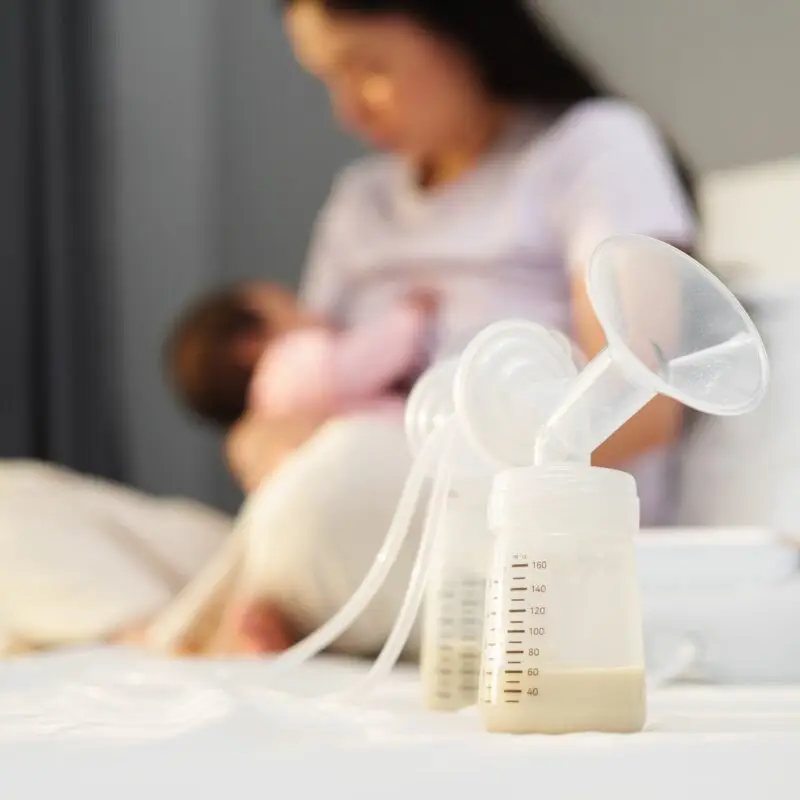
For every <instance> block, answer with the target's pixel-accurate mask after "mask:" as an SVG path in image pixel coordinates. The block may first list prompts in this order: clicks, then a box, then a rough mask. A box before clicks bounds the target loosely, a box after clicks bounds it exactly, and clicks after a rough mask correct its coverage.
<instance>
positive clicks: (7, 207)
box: [0, 0, 125, 478]
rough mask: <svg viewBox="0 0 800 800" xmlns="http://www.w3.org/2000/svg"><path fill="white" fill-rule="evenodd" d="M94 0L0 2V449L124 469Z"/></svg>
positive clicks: (109, 471)
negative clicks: (103, 205) (105, 249)
mask: <svg viewBox="0 0 800 800" xmlns="http://www.w3.org/2000/svg"><path fill="white" fill-rule="evenodd" d="M93 6H94V3H93V1H92V0H3V1H2V2H1V3H0V381H2V391H1V392H0V394H1V395H2V399H0V457H2V458H19V457H26V458H39V459H45V460H49V461H54V462H58V463H61V464H64V465H66V466H70V467H73V468H75V469H78V470H81V471H84V472H88V473H93V474H97V475H102V476H106V477H113V478H123V477H125V476H124V472H125V470H124V465H123V464H122V463H121V459H120V457H119V450H118V446H117V445H118V437H117V431H116V424H115V419H114V409H115V408H116V407H117V406H116V404H115V402H114V397H113V394H114V388H113V377H114V376H113V374H112V371H111V359H110V354H111V353H112V352H113V349H112V348H113V343H112V342H110V341H109V337H110V335H111V331H112V326H111V325H109V321H110V318H111V315H112V314H113V309H112V308H111V306H110V300H111V298H112V296H113V293H112V292H111V290H110V287H109V286H108V285H107V284H106V275H107V272H108V271H107V270H105V269H104V265H103V257H102V256H103V253H102V242H101V239H100V236H99V231H101V230H102V229H103V225H102V220H101V219H100V215H99V209H100V204H99V202H98V196H99V195H98V187H99V185H100V184H99V180H100V170H99V167H100V148H99V140H98V126H97V119H98V115H97V113H96V112H97V94H96V88H97V84H96V77H97V73H96V58H97V57H98V53H97V36H96V28H95V22H96V20H95V16H94V15H95V9H94V7H93Z"/></svg>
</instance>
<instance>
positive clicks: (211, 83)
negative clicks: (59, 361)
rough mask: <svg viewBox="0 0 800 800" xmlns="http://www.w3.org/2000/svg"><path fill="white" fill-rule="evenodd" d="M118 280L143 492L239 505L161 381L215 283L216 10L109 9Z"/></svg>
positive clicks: (207, 4) (194, 5) (137, 2)
mask: <svg viewBox="0 0 800 800" xmlns="http://www.w3.org/2000/svg"><path fill="white" fill-rule="evenodd" d="M104 8H105V12H106V17H105V19H104V23H105V25H106V32H107V36H106V41H107V43H108V47H107V59H108V71H107V76H108V81H107V106H106V109H107V112H108V114H107V141H108V145H109V151H108V158H109V167H110V171H109V183H108V191H109V197H108V199H109V226H110V235H111V242H110V251H111V256H112V264H111V268H112V269H113V273H114V278H115V281H116V296H117V306H118V309H119V316H118V323H119V332H118V335H119V337H120V352H119V357H118V365H119V371H120V377H121V381H122V390H123V391H122V402H123V403H124V409H123V411H124V418H125V420H126V423H127V424H126V431H125V432H126V436H127V441H126V446H127V447H126V449H127V452H128V455H129V459H130V465H129V466H130V471H131V475H132V477H133V480H134V482H135V483H136V484H137V485H138V486H140V487H141V488H143V489H146V490H148V491H153V492H159V493H160V492H164V493H177V494H188V495H192V496H195V497H200V498H203V499H207V500H211V501H214V502H226V501H228V500H229V498H230V495H229V493H228V492H227V490H226V486H225V484H224V482H223V481H222V479H221V475H222V469H221V467H220V464H219V456H218V448H217V446H216V442H215V441H214V439H213V438H212V437H211V436H210V435H208V434H205V433H204V432H202V431H200V430H199V429H198V428H197V427H196V426H194V425H192V424H190V423H189V422H188V421H187V420H186V419H185V418H184V417H183V416H182V415H181V414H180V413H179V412H178V410H177V409H176V407H175V404H174V403H173V402H172V399H171V397H170V396H169V394H168V391H167V388H166V386H165V384H164V381H163V379H162V375H161V372H160V369H159V351H160V347H161V343H162V341H163V337H164V334H165V332H166V330H167V326H168V324H169V321H170V319H172V318H173V316H174V315H175V313H176V312H177V311H178V309H179V308H180V307H181V306H182V305H183V303H184V302H185V300H186V298H187V297H189V296H190V295H192V294H194V293H195V292H197V291H199V290H201V289H202V288H203V287H204V286H207V285H208V284H209V283H211V282H212V281H214V280H215V279H216V278H217V273H218V271H219V253H220V250H221V238H220V223H219V220H220V209H221V207H222V204H221V198H220V196H219V191H218V183H219V180H218V179H219V159H218V150H219V146H218V135H217V127H218V122H219V114H218V112H217V100H216V96H217V94H218V92H217V85H218V76H219V66H220V61H219V47H218V43H217V33H216V11H217V9H216V3H215V0H134V2H131V1H130V0H107V2H106V4H105V5H104Z"/></svg>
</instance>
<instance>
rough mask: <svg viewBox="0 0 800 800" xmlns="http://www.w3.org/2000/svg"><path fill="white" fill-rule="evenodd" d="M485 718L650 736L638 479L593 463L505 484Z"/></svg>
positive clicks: (492, 519)
mask: <svg viewBox="0 0 800 800" xmlns="http://www.w3.org/2000/svg"><path fill="white" fill-rule="evenodd" d="M489 524H490V528H491V530H492V533H493V534H494V536H495V542H494V557H493V564H492V569H491V572H490V575H489V586H488V594H487V606H486V610H487V617H486V642H485V649H484V661H483V668H482V675H481V685H480V703H479V705H480V709H481V713H482V716H483V719H484V722H485V725H486V727H487V729H488V730H489V731H493V732H504V733H546V734H559V733H572V732H581V731H602V732H613V733H629V732H636V731H640V730H641V729H642V728H643V726H644V724H645V719H646V701H645V672H644V648H643V636H642V628H641V613H640V601H639V593H638V583H637V576H636V565H635V559H634V536H635V534H636V532H637V530H638V526H639V502H638V498H637V494H636V483H635V481H634V479H633V478H632V477H631V476H630V475H627V474H626V473H623V472H617V471H614V470H606V469H599V468H596V467H590V466H588V465H583V464H559V465H547V466H539V467H523V468H519V469H515V470H510V471H507V472H504V473H502V474H501V475H499V476H498V477H497V478H496V480H495V483H494V487H493V490H492V494H491V498H490V501H489Z"/></svg>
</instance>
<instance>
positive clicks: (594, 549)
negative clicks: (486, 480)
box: [454, 236, 769, 733]
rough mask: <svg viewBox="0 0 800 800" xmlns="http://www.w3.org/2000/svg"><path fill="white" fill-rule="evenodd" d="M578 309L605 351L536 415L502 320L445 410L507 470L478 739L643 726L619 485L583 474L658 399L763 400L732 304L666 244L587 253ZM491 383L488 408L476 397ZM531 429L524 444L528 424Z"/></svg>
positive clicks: (726, 408) (629, 490)
mask: <svg viewBox="0 0 800 800" xmlns="http://www.w3.org/2000/svg"><path fill="white" fill-rule="evenodd" d="M587 286H588V293H589V298H590V300H591V302H592V304H593V307H594V310H595V313H596V314H597V317H598V319H599V321H600V324H601V325H602V327H603V330H604V332H605V335H606V339H607V342H608V344H607V347H606V349H605V350H603V351H602V352H601V353H600V354H599V355H598V356H596V357H595V358H594V360H593V361H591V362H590V363H589V364H588V365H587V366H586V367H585V369H584V370H583V371H582V372H581V373H580V374H579V375H578V376H577V377H576V378H575V379H574V380H572V381H571V383H570V385H569V387H568V388H567V390H566V391H565V392H563V394H562V396H561V398H560V399H559V402H558V404H557V407H556V408H555V409H554V410H551V413H549V415H548V416H547V419H546V420H544V422H542V420H541V419H535V420H534V424H533V425H531V422H530V417H531V411H530V409H531V408H532V407H531V406H530V405H529V404H528V401H527V400H526V397H525V396H526V394H530V393H531V392H532V386H531V381H530V377H529V373H528V372H527V370H526V363H527V362H528V361H529V360H537V359H539V358H540V354H539V353H538V352H534V350H533V348H534V347H538V346H540V345H539V343H538V342H534V341H530V342H528V341H527V338H526V337H527V329H526V325H525V323H516V322H508V323H500V324H498V325H496V326H492V327H490V328H488V329H487V330H485V331H484V332H483V333H482V334H479V335H478V336H477V337H476V338H475V340H473V342H472V343H471V344H470V345H469V346H468V347H467V349H466V350H465V352H464V354H463V356H462V358H461V361H460V364H459V367H458V370H457V374H456V380H455V388H454V404H455V407H456V414H457V417H458V419H459V425H460V428H461V430H462V432H463V435H464V436H465V437H466V438H467V439H468V441H469V442H470V443H471V445H472V446H473V447H474V448H475V449H476V451H477V452H483V453H484V455H485V456H486V457H487V458H489V459H492V460H494V461H495V463H504V464H505V465H506V466H507V467H512V468H511V469H506V470H505V471H503V472H501V473H500V474H499V475H498V476H497V477H496V478H495V481H494V485H493V489H492V493H491V497H490V500H489V527H490V528H491V530H492V532H493V533H494V534H495V537H496V538H495V547H494V558H493V565H492V571H491V574H490V578H489V593H488V595H487V624H486V636H485V648H484V654H483V673H482V676H481V698H480V702H479V706H480V708H481V710H482V716H483V719H484V721H485V724H486V727H487V728H488V729H489V730H491V731H498V732H515V733H535V732H538V733H565V732H572V731H575V732H577V731H609V732H633V731H637V730H640V729H641V727H642V726H643V725H644V722H645V699H644V698H645V677H644V653H643V641H642V638H643V637H642V623H641V611H640V603H639V597H638V585H637V583H638V582H637V580H636V570H635V555H634V550H633V538H634V534H635V533H636V531H637V530H638V524H639V523H638V516H639V511H638V499H637V497H636V490H635V482H634V481H633V479H632V478H631V477H630V476H627V475H625V474H624V473H621V472H616V471H613V470H604V469H599V468H594V467H591V466H590V465H589V462H590V456H591V454H592V453H593V452H594V450H595V449H596V448H597V447H598V446H599V445H600V444H602V443H603V442H604V441H605V440H606V439H608V438H609V437H610V436H611V435H612V434H613V433H614V432H615V431H616V430H617V429H618V428H620V427H621V426H622V425H623V424H624V423H625V422H626V421H627V420H628V419H630V418H631V417H632V416H633V415H634V414H635V413H637V412H638V411H639V410H641V408H643V407H644V406H645V405H646V404H647V403H648V402H649V401H650V400H651V399H652V398H654V397H655V396H656V395H657V394H661V395H666V396H668V397H671V398H673V399H674V400H677V401H678V402H680V403H682V404H684V405H687V406H689V407H691V408H694V409H696V410H698V411H703V412H705V413H709V414H717V415H726V416H733V415H737V414H743V413H746V412H748V411H750V410H752V409H754V408H755V407H756V406H757V405H758V403H759V402H760V401H761V399H762V398H763V396H764V394H765V391H766V387H767V384H768V380H769V369H768V362H767V357H766V352H765V349H764V345H763V342H762V341H761V338H760V336H759V335H758V332H757V331H756V329H755V326H754V325H753V323H752V321H751V320H750V318H749V317H748V315H747V313H746V312H745V311H744V309H743V308H742V306H741V305H740V304H739V302H738V301H737V300H736V298H735V297H734V296H733V294H732V293H731V292H730V291H729V290H728V289H727V288H726V287H725V286H724V285H723V284H722V283H721V282H720V281H719V280H718V279H717V278H715V277H714V276H713V275H712V274H711V273H710V272H709V271H708V270H706V269H705V268H704V267H702V266H701V265H700V264H698V263H697V262H696V261H694V260H693V259H691V258H690V257H689V256H687V255H685V254H684V253H682V252H680V251H678V250H676V249H675V248H673V247H670V246H669V245H666V244H664V243H662V242H659V241H657V240H654V239H650V238H648V237H643V236H619V237H613V238H611V239H608V240H606V241H605V242H603V243H602V244H601V245H600V247H598V249H597V250H596V251H595V253H594V255H593V257H592V260H591V263H590V265H589V271H588V275H587ZM487 386H492V387H493V393H492V397H491V398H490V399H489V401H483V400H481V399H479V398H481V397H482V396H485V395H486V389H485V387H487ZM531 427H532V428H533V429H534V430H533V432H531V431H530V428H531Z"/></svg>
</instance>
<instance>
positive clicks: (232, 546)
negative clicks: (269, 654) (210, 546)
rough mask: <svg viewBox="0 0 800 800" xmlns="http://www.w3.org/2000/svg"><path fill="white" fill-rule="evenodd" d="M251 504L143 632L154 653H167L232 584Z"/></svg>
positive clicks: (240, 561)
mask: <svg viewBox="0 0 800 800" xmlns="http://www.w3.org/2000/svg"><path fill="white" fill-rule="evenodd" d="M251 508H252V503H251V502H250V501H249V500H248V501H247V502H246V503H245V506H244V508H243V509H242V511H241V515H240V518H239V521H238V523H237V525H236V527H235V528H234V530H233V531H232V532H231V534H230V536H229V537H228V539H227V541H226V542H225V543H224V544H223V545H222V547H221V548H220V550H219V551H218V552H217V554H216V555H215V556H214V558H213V559H212V560H211V562H210V563H209V564H208V565H207V566H206V567H205V569H203V570H202V571H201V572H200V574H199V575H198V576H197V577H196V578H195V579H194V580H192V581H191V582H190V583H189V584H188V585H187V586H186V587H185V588H184V590H183V591H182V592H181V593H180V594H179V595H178V596H177V597H176V598H175V599H174V600H173V601H172V603H170V604H169V605H168V606H167V607H166V608H165V609H164V611H163V612H162V613H161V614H160V615H159V616H158V617H157V618H156V619H155V621H154V622H153V623H151V625H150V626H149V628H148V629H147V631H146V632H145V643H146V645H147V646H148V647H152V648H153V649H155V650H171V649H172V648H173V647H175V646H176V645H177V644H178V642H180V640H181V639H182V638H183V637H185V636H186V635H187V634H189V633H190V632H191V629H192V627H193V626H194V625H195V624H196V623H197V622H198V620H199V619H200V618H201V617H202V615H203V613H204V612H205V610H206V609H207V608H208V607H209V606H210V605H211V604H212V603H214V601H215V600H216V599H217V598H218V597H220V596H221V595H223V593H225V592H226V591H227V590H228V589H229V588H230V586H231V584H232V583H233V582H234V581H235V579H236V576H237V574H238V568H239V566H240V565H241V563H242V559H243V557H244V553H245V547H246V544H247V529H248V525H249V522H250V509H251Z"/></svg>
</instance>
